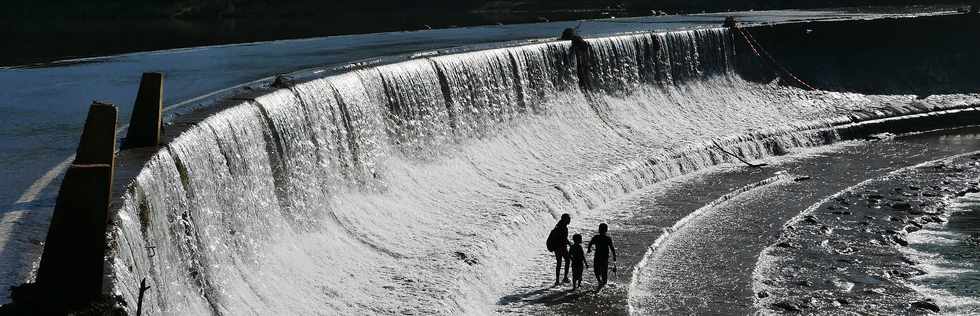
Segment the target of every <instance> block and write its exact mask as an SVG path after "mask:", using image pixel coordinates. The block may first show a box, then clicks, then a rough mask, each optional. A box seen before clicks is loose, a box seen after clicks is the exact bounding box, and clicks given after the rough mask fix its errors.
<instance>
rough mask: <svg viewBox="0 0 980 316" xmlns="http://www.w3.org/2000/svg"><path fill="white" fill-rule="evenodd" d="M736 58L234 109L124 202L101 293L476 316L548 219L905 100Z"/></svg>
mask: <svg viewBox="0 0 980 316" xmlns="http://www.w3.org/2000/svg"><path fill="white" fill-rule="evenodd" d="M733 41H734V38H733V37H732V34H730V33H729V32H728V31H727V30H723V29H712V30H694V31H683V32H672V33H661V34H639V35H627V36H619V37H611V38H601V39H590V40H588V41H587V43H586V44H587V45H586V46H585V47H580V48H576V49H573V47H572V46H571V43H567V42H556V43H546V44H536V45H529V46H522V47H514V48H501V49H494V50H488V51H478V52H471V53H463V54H455V55H447V56H437V57H432V58H426V59H417V60H411V61H406V62H401V63H396V64H391V65H386V66H380V67H376V68H371V69H367V70H360V71H356V72H351V73H346V74H341V75H336V76H331V77H326V78H321V79H316V80H312V81H308V82H304V83H300V84H296V85H294V86H292V87H290V88H287V89H280V90H277V91H273V92H271V93H268V94H266V95H264V96H262V97H258V98H256V99H254V100H250V101H243V102H242V103H241V104H240V105H238V106H235V107H232V108H229V109H227V110H224V111H222V112H220V113H218V114H216V115H213V116H211V117H209V118H208V119H205V120H204V121H202V122H200V123H199V124H198V125H196V126H195V127H193V128H191V129H190V130H188V131H187V132H185V133H184V134H183V135H181V136H180V137H179V138H177V139H176V140H174V141H173V142H171V143H170V144H169V145H168V146H166V148H164V149H162V150H160V151H159V152H158V153H157V154H156V156H155V157H153V158H152V159H151V161H149V162H148V163H147V164H146V166H145V167H144V169H143V171H142V172H141V173H140V175H139V176H138V177H137V178H136V179H135V181H134V182H132V183H131V185H130V187H129V189H128V191H127V192H126V194H125V196H124V198H123V201H122V204H121V206H120V207H119V212H118V215H117V219H116V220H115V227H114V230H113V232H112V234H111V238H112V243H113V244H112V245H111V252H110V255H109V260H111V262H110V265H111V269H110V270H109V279H110V282H109V284H110V291H111V292H112V293H114V294H117V295H120V296H122V297H123V298H124V299H125V301H126V302H127V304H128V306H129V307H130V308H133V309H135V304H136V301H137V295H138V291H139V290H138V289H139V283H140V280H142V279H144V278H146V280H147V282H148V284H150V285H151V286H152V287H153V289H152V290H150V291H149V292H147V299H146V301H145V302H144V303H143V310H144V311H145V312H147V313H152V314H160V313H165V314H208V313H212V314H230V315H237V314H248V313H261V314H269V313H274V312H275V313H287V314H322V313H327V314H341V313H356V314H364V313H385V314H391V313H463V312H466V313H485V312H489V311H491V310H492V305H493V304H494V302H495V301H496V298H497V297H499V296H500V291H501V290H502V286H503V285H504V283H506V282H507V281H508V280H510V279H511V278H513V277H514V275H513V274H514V271H517V270H518V269H520V268H522V267H523V266H524V265H526V264H527V262H528V260H527V259H528V258H530V257H532V256H533V255H534V254H536V253H538V252H541V251H543V248H544V242H543V240H544V236H545V235H546V234H547V230H548V229H549V227H550V226H551V225H553V222H554V218H555V217H557V216H558V215H560V214H561V213H572V214H573V215H580V214H583V213H586V212H591V211H592V210H593V209H595V208H597V207H599V206H601V205H602V204H604V203H607V202H609V201H611V200H613V199H616V198H618V197H621V196H623V195H624V194H626V193H629V192H632V191H635V190H637V189H639V188H642V187H644V186H647V185H649V184H651V183H654V182H656V181H660V180H662V179H665V178H668V177H671V176H675V175H678V174H682V173H685V172H690V171H693V170H697V169H700V168H704V167H707V166H711V165H715V164H719V163H723V162H730V161H732V158H731V157H729V156H726V155H725V154H722V153H721V152H719V151H716V150H713V149H711V147H710V146H709V144H712V142H713V141H717V142H718V143H719V144H721V146H724V147H726V149H727V150H728V151H734V152H737V153H739V154H741V155H744V156H746V157H761V156H765V155H772V154H780V153H782V152H783V151H784V150H785V149H787V148H792V147H799V146H815V145H820V144H825V143H827V142H830V141H833V140H834V139H835V137H836V136H835V134H834V133H833V132H832V131H828V130H824V129H821V128H823V127H826V126H828V125H829V124H830V123H832V122H840V121H841V120H844V121H846V120H847V119H846V118H844V119H841V117H844V116H843V115H846V114H847V113H849V111H850V109H856V108H863V107H864V106H865V105H867V104H869V103H872V102H881V101H882V99H888V98H893V99H895V100H898V101H901V100H905V99H904V98H905V97H866V96H860V95H853V94H842V93H825V92H804V91H801V90H798V89H795V88H786V87H779V86H776V85H769V84H757V83H751V82H748V81H745V80H743V79H741V77H740V76H739V75H738V73H736V70H735V69H736V67H735V65H734V62H735V60H736V59H735V58H734V55H735V53H736V50H735V49H734V48H733ZM886 101H887V100H886ZM149 247H152V248H149ZM542 269H543V270H547V269H546V268H542Z"/></svg>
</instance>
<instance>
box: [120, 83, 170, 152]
mask: <svg viewBox="0 0 980 316" xmlns="http://www.w3.org/2000/svg"><path fill="white" fill-rule="evenodd" d="M162 119H163V74H161V73H156V72H147V73H144V74H143V79H142V80H140V89H139V92H138V93H137V94H136V103H135V104H134V105H133V115H132V116H131V117H130V119H129V132H127V133H126V139H125V140H123V143H122V145H121V146H120V147H121V148H123V149H126V148H137V147H156V146H158V145H160V134H161V130H160V128H161V120H162Z"/></svg>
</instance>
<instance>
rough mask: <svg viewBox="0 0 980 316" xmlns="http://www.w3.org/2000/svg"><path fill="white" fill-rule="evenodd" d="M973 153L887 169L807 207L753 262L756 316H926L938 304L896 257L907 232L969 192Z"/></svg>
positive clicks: (934, 222) (914, 270) (973, 185)
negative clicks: (903, 315)
mask: <svg viewBox="0 0 980 316" xmlns="http://www.w3.org/2000/svg"><path fill="white" fill-rule="evenodd" d="M978 175H980V154H978V153H971V154H967V155H958V156H954V157H950V158H946V159H942V160H937V161H932V162H927V163H923V164H920V165H916V166H913V167H909V168H904V169H900V170H897V171H895V172H891V173H889V174H888V175H886V176H884V177H881V178H877V179H872V180H868V181H865V182H863V183H861V184H858V185H856V186H854V187H851V188H848V189H846V190H843V191H841V192H840V193H838V194H836V195H833V196H831V197H829V198H827V199H825V200H823V201H821V202H818V203H816V204H814V205H813V206H811V207H810V208H809V209H807V210H806V211H804V212H802V213H801V214H800V215H799V216H798V217H796V218H794V219H793V220H791V221H789V222H788V224H787V225H786V226H785V227H784V230H783V233H782V236H781V237H780V238H779V240H778V241H777V242H776V243H775V244H773V245H771V246H770V247H768V248H767V249H766V251H764V252H763V254H762V255H760V257H759V262H758V264H757V266H756V271H755V272H754V276H753V279H754V284H753V290H754V291H755V294H756V298H757V299H756V307H757V308H759V309H760V310H762V311H763V312H768V313H785V312H805V313H819V314H823V313H835V314H839V313H861V314H872V315H876V314H895V313H898V312H900V311H907V312H908V313H910V314H925V313H930V312H940V311H944V306H942V303H941V302H937V301H934V300H933V299H932V298H929V297H925V296H924V295H923V294H921V293H918V292H916V291H915V290H914V289H913V288H912V287H911V286H909V279H911V278H914V277H916V276H920V275H923V274H926V273H927V272H926V271H925V270H924V269H922V268H921V267H920V262H918V261H917V260H916V259H914V258H912V257H909V256H908V255H905V254H903V251H902V248H903V247H908V246H909V236H910V234H916V233H917V232H919V231H920V230H922V229H923V228H924V227H927V226H940V225H943V224H944V223H946V222H947V221H948V220H949V218H950V216H952V213H951V212H950V211H948V210H947V207H948V206H949V204H950V203H951V202H952V201H953V200H954V199H955V198H957V197H962V196H964V195H967V194H970V193H976V192H978V191H980V190H978V183H977V182H976V180H977V178H978Z"/></svg>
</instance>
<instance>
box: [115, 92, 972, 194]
mask: <svg viewBox="0 0 980 316" xmlns="http://www.w3.org/2000/svg"><path fill="white" fill-rule="evenodd" d="M276 91H278V90H272V91H256V92H254V93H253V94H252V95H246V96H241V97H237V98H233V99H230V100H227V101H226V102H227V104H228V106H229V108H233V107H235V106H236V105H237V104H240V103H243V102H244V103H250V102H252V101H254V100H255V99H257V98H260V97H264V96H268V95H270V94H272V93H275V92H276ZM966 99H970V98H966ZM940 103H942V102H940ZM976 106H977V103H976V102H975V101H971V102H969V103H959V104H956V103H953V104H945V103H944V104H938V105H937V104H933V107H929V106H925V105H923V104H922V103H917V102H909V103H907V104H898V105H894V106H893V107H892V108H876V109H868V110H867V111H866V112H865V111H861V112H853V113H850V114H847V115H841V116H837V117H836V118H834V119H831V120H825V121H821V122H818V123H811V124H808V125H807V126H801V125H799V124H789V125H793V126H788V127H783V128H781V129H778V130H780V131H777V132H771V133H757V134H751V133H750V134H742V135H729V136H727V137H724V138H720V139H716V140H717V141H718V142H720V143H722V144H723V145H722V146H724V147H726V148H727V149H729V150H735V151H738V152H740V153H742V155H744V156H746V157H750V158H751V157H762V156H765V155H769V154H779V153H780V152H781V151H782V149H780V148H779V147H780V146H785V145H782V144H781V143H780V142H769V143H767V140H771V139H778V138H780V137H783V136H785V137H784V138H789V142H788V143H789V144H794V143H795V144H797V145H800V146H808V145H821V144H827V143H829V142H832V141H833V140H835V139H838V138H840V139H850V138H860V137H863V136H865V135H869V134H874V133H878V132H885V131H895V132H902V131H903V130H905V129H913V130H928V129H935V128H940V127H948V126H949V125H950V123H952V124H973V123H972V122H976V118H977V117H978V116H977V113H978V112H977V111H978V109H977V107H976ZM219 111H220V110H213V111H206V113H205V112H202V113H195V114H193V115H189V116H185V117H183V118H185V119H188V120H187V121H186V123H177V124H176V126H178V127H179V126H181V124H184V125H183V129H185V130H186V129H188V128H190V127H192V126H195V125H196V122H198V121H200V120H203V119H204V118H207V117H210V116H211V114H213V113H217V112H219ZM263 115H265V116H266V117H265V119H267V120H270V119H271V118H269V117H268V114H263ZM793 133H803V134H808V135H809V136H810V137H813V139H812V141H814V143H807V142H802V143H801V142H799V141H798V140H797V141H794V140H792V138H793V137H796V135H791V134H793ZM179 137H180V136H178V138H179ZM818 140H822V141H818ZM168 143H169V142H168ZM760 144H762V145H760ZM765 144H769V145H765ZM790 146H792V145H790ZM711 147H712V146H711V145H710V144H700V145H690V146H685V147H681V148H671V149H667V150H666V152H665V153H666V156H665V157H664V158H660V159H654V158H642V159H640V160H639V161H637V162H635V164H634V163H627V164H625V165H620V166H619V167H620V168H618V169H620V170H630V169H648V168H652V167H653V166H654V165H659V166H663V165H665V164H666V165H670V166H669V167H667V168H669V169H671V170H672V172H667V174H682V173H685V172H690V171H693V170H696V166H690V165H684V164H683V163H682V162H680V160H681V159H677V158H679V157H682V156H699V155H700V156H702V157H701V158H706V159H708V160H709V161H713V164H717V163H722V162H731V161H733V160H734V159H732V158H730V157H727V156H725V155H723V154H719V153H717V152H715V151H714V150H712V149H711ZM154 154H156V151H155V150H133V151H124V152H120V154H119V156H120V157H119V164H120V166H119V168H118V169H117V173H116V179H117V181H115V183H116V184H117V185H126V186H128V185H129V183H131V182H132V180H133V179H135V176H136V175H137V174H139V173H141V172H142V171H143V169H142V168H143V165H144V163H145V162H146V161H148V160H149V159H150V157H152V156H153V155H154ZM654 156H657V155H651V157H654ZM672 158H673V159H672ZM672 160H673V161H672ZM709 165H711V164H709ZM692 167H695V168H692ZM657 168H660V167H657ZM614 169H617V168H614ZM619 172H622V171H619ZM616 174H617V171H612V172H609V173H607V174H596V175H594V176H592V177H590V178H592V179H594V180H592V181H593V182H595V181H597V182H598V183H602V182H604V181H603V180H602V179H604V178H616ZM648 181H651V182H644V183H643V184H640V185H639V187H643V186H644V185H648V184H649V183H655V182H656V181H657V180H655V179H650V180H648ZM615 185H616V184H615V183H612V181H610V183H608V184H605V185H602V184H600V185H598V186H615ZM558 186H559V188H558V189H559V191H561V193H562V194H563V195H565V196H566V197H565V198H566V199H568V200H572V199H576V198H569V197H568V196H575V195H577V194H576V193H575V192H574V191H575V190H576V188H577V187H580V185H578V184H575V183H568V184H558ZM589 186H593V187H594V186H597V185H596V184H595V183H591V184H589ZM626 191H627V192H628V191H629V190H628V189H627V190H626ZM114 192H115V193H114V196H115V198H114V201H116V202H115V203H113V205H114V208H116V209H114V210H113V211H114V212H116V211H117V210H118V209H117V208H118V207H119V206H120V205H121V204H122V203H121V196H122V195H123V194H125V190H118V187H117V190H115V191H114ZM617 194H622V193H613V194H610V195H609V196H606V197H601V198H598V199H594V198H579V199H581V200H580V201H578V202H575V201H569V202H571V203H573V204H582V205H583V206H584V207H585V208H586V209H592V208H595V207H597V206H599V205H601V204H602V203H605V202H608V201H609V200H611V199H615V198H616V196H617ZM582 195H587V194H582Z"/></svg>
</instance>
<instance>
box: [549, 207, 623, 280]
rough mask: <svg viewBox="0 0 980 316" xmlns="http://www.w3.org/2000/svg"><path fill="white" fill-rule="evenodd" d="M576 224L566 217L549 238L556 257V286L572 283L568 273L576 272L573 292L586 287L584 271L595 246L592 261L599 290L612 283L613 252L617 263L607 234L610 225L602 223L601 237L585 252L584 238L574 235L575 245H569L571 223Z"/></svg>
mask: <svg viewBox="0 0 980 316" xmlns="http://www.w3.org/2000/svg"><path fill="white" fill-rule="evenodd" d="M571 222H572V217H571V216H570V215H568V214H562V215H561V219H559V220H558V224H556V225H555V228H554V229H552V230H551V234H549V235H548V241H547V246H548V251H551V252H553V253H554V254H555V260H556V263H555V286H558V285H561V284H562V283H568V282H569V280H568V270H569V267H571V270H572V280H571V282H572V290H573V291H574V290H577V289H578V287H579V286H581V285H582V271H583V270H584V269H585V266H587V265H588V263H587V262H586V260H585V254H587V253H592V246H595V255H594V256H593V261H592V271H593V272H594V273H595V278H596V281H597V282H598V284H597V285H598V288H597V289H602V288H603V287H604V286H605V285H606V282H607V281H608V280H609V254H610V253H612V261H613V262H616V247H613V242H612V238H609V236H608V235H606V232H607V231H608V230H609V226H608V225H606V224H605V223H602V224H599V234H598V235H595V236H593V237H592V239H590V240H589V244H588V246H586V251H582V235H581V234H575V235H573V236H572V242H571V243H569V242H568V224H569V223H571ZM562 262H564V263H565V278H564V279H562V278H561V266H562Z"/></svg>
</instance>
